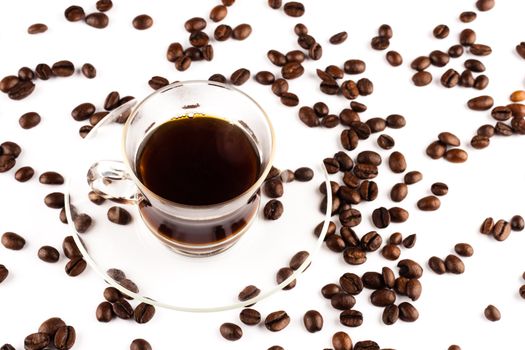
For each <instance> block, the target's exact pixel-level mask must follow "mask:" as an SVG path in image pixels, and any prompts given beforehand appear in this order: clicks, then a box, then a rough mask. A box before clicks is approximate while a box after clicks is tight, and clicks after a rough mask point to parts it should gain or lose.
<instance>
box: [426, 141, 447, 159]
mask: <svg viewBox="0 0 525 350" xmlns="http://www.w3.org/2000/svg"><path fill="white" fill-rule="evenodd" d="M446 151H447V147H446V145H445V144H444V143H442V142H441V141H434V142H432V143H431V144H430V145H428V147H427V149H426V153H427V155H428V156H429V157H430V158H432V159H439V158H441V157H443V156H444V155H445V153H446Z"/></svg>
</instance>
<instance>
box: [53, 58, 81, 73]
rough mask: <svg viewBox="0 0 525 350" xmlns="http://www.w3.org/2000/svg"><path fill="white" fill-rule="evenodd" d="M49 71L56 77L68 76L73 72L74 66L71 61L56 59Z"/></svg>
mask: <svg viewBox="0 0 525 350" xmlns="http://www.w3.org/2000/svg"><path fill="white" fill-rule="evenodd" d="M51 71H52V72H53V74H54V75H55V76H57V77H69V76H71V75H73V74H74V73H75V66H74V65H73V63H72V62H71V61H66V60H63V61H58V62H55V63H53V66H52V67H51Z"/></svg>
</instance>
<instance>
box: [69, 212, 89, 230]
mask: <svg viewBox="0 0 525 350" xmlns="http://www.w3.org/2000/svg"><path fill="white" fill-rule="evenodd" d="M92 221H93V220H92V219H91V216H89V215H87V214H78V215H75V216H74V219H73V223H74V225H75V229H76V230H77V232H78V233H85V232H86V231H87V230H88V229H89V227H90V226H91V223H92Z"/></svg>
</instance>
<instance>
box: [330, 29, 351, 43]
mask: <svg viewBox="0 0 525 350" xmlns="http://www.w3.org/2000/svg"><path fill="white" fill-rule="evenodd" d="M347 38H348V33H347V32H339V33H337V34H334V35H332V36H331V37H330V40H329V41H330V44H334V45H339V44H342V43H343V42H345V41H346V39H347Z"/></svg>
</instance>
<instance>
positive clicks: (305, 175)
mask: <svg viewBox="0 0 525 350" xmlns="http://www.w3.org/2000/svg"><path fill="white" fill-rule="evenodd" d="M294 175H295V179H296V180H297V181H302V182H306V181H310V180H311V179H312V178H313V177H314V171H313V170H312V169H310V168H308V167H302V168H298V169H296V170H295V171H294Z"/></svg>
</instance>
